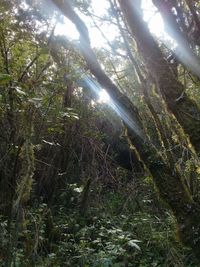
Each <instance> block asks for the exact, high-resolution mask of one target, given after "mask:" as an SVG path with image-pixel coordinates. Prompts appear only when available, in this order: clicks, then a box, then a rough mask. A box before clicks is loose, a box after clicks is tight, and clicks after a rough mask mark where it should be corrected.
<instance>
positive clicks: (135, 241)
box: [128, 240, 141, 251]
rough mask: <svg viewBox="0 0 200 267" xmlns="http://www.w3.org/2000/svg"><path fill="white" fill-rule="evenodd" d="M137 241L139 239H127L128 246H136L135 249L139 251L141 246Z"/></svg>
mask: <svg viewBox="0 0 200 267" xmlns="http://www.w3.org/2000/svg"><path fill="white" fill-rule="evenodd" d="M138 242H141V241H139V240H129V241H128V246H129V247H132V248H136V249H137V250H139V251H141V248H140V247H139V246H138V245H137V244H136V243H138Z"/></svg>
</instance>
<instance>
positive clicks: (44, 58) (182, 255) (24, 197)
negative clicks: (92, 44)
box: [0, 0, 200, 267]
mask: <svg viewBox="0 0 200 267" xmlns="http://www.w3.org/2000/svg"><path fill="white" fill-rule="evenodd" d="M31 2H33V3H31ZM109 2H110V1H109ZM111 2H112V1H111ZM114 2H115V1H114ZM44 3H45V2H44V1H27V2H26V4H25V2H24V1H18V0H17V1H10V2H9V1H2V4H1V6H0V17H1V18H0V22H1V25H0V127H1V132H0V147H1V149H0V188H1V189H0V240H1V241H0V265H1V266H6V267H10V266H20V267H23V266H24V267H26V266H39V267H40V266H41V267H45V266H46V267H47V266H55V267H56V266H74V267H75V266H83V267H89V266H94V267H95V266H96V267H109V266H115V267H120V266H121V267H122V266H127V267H129V266H130V267H131V266H133V267H134V266H135V267H136V266H138V267H147V266H163V267H170V266H176V267H184V266H185V267H186V266H187V267H196V266H198V262H197V261H196V259H195V258H194V256H193V254H192V250H191V249H190V248H186V247H185V246H183V245H182V244H180V243H179V242H178V238H177V236H178V234H177V236H176V232H178V231H177V225H176V220H175V217H174V216H173V214H172V213H171V212H170V211H169V207H168V205H167V204H166V203H164V202H163V201H162V200H161V199H160V197H159V196H158V195H157V192H156V191H157V189H156V188H155V185H154V183H153V180H152V176H151V175H150V172H149V170H148V166H149V165H151V163H155V159H156V157H157V155H159V156H160V159H161V160H162V162H156V163H157V165H156V164H154V168H155V169H156V168H157V167H158V165H159V164H160V165H164V164H165V165H167V166H168V167H169V169H170V170H172V173H173V174H174V173H176V172H177V173H179V174H180V176H181V179H182V181H183V184H184V186H185V187H186V188H187V191H188V192H189V193H190V194H191V196H192V197H193V198H194V200H195V201H196V200H198V199H199V174H200V167H199V166H200V165H199V158H198V155H197V153H196V152H195V150H194V148H193V147H192V145H191V143H190V141H189V138H188V136H187V135H186V134H185V132H184V131H183V129H182V127H181V125H180V124H179V123H177V120H176V118H175V116H174V115H172V114H171V113H170V112H169V111H168V109H167V107H166V103H165V102H164V100H163V98H162V97H161V96H160V95H159V92H158V90H157V89H158V88H156V86H155V84H154V83H153V81H152V77H150V78H149V76H148V75H147V73H146V69H145V67H144V64H143V62H142V60H141V57H140V55H139V54H138V51H137V48H136V46H135V43H134V42H133V39H132V37H131V35H130V32H129V30H128V29H127V28H126V24H125V23H124V24H123V22H122V21H121V20H122V18H121V15H120V12H118V11H117V12H118V13H119V17H116V14H115V12H114V11H113V10H112V6H111V8H109V10H108V12H109V14H110V16H109V17H107V16H105V17H104V18H103V20H105V21H106V20H108V21H107V22H106V23H113V25H115V27H116V25H117V27H118V32H117V36H116V38H115V40H113V41H112V42H108V40H107V45H105V49H104V48H95V49H94V51H95V52H96V54H97V57H98V60H99V62H100V63H101V65H102V66H103V68H102V69H105V71H106V72H107V73H108V75H109V76H110V77H111V78H112V80H113V81H115V83H116V84H117V85H118V87H119V88H120V92H121V93H123V94H124V95H126V96H128V97H129V99H131V101H132V102H131V103H134V105H136V107H137V108H138V109H139V112H140V114H139V115H140V118H141V120H142V125H143V127H144V129H145V138H146V140H148V141H149V143H150V144H151V146H152V147H153V148H154V151H155V152H156V153H155V155H151V156H149V158H148V160H147V161H146V162H142V159H141V158H140V157H138V153H137V151H136V150H135V149H134V150H133V151H131V150H130V148H129V144H128V142H127V140H126V138H125V137H126V134H125V131H124V125H123V123H122V122H121V120H120V119H119V117H118V116H117V115H116V113H115V112H114V111H113V110H111V109H110V106H112V104H111V103H100V102H99V100H98V95H97V94H96V93H95V92H94V91H92V90H91V88H93V87H95V89H96V87H98V83H97V82H96V80H95V77H93V76H92V75H91V73H90V71H89V68H88V66H86V63H85V62H84V60H83V58H82V56H80V55H79V54H78V53H77V50H78V49H77V47H78V46H76V44H75V45H74V44H70V43H69V41H68V40H67V39H66V38H65V37H62V36H55V35H54V30H55V27H56V25H55V24H56V23H57V22H56V23H55V21H56V18H57V17H58V16H59V15H58V13H57V12H58V11H57V10H56V11H55V10H54V9H53V8H52V9H49V10H48V12H43V13H44V14H42V13H41V11H40V9H39V8H41V6H43V5H44ZM73 4H74V5H75V6H76V9H78V10H79V12H81V13H82V14H84V16H86V15H87V16H88V19H91V18H93V19H94V17H95V16H93V15H92V14H91V10H92V9H91V1H82V0H81V1H77V0H76V1H75V0H74V1H73ZM43 7H44V6H43ZM196 8H198V5H197V4H196ZM118 13H117V14H118ZM117 18H118V19H117ZM62 20H63V19H62V18H59V20H58V21H62ZM99 22H100V23H102V22H101V18H98V16H97V17H96V23H99ZM120 23H121V24H122V25H121V24H120ZM120 25H121V27H120ZM121 30H122V32H121ZM123 33H124V35H125V37H124V35H123ZM124 38H125V39H124ZM122 40H123V41H122ZM124 41H128V43H129V45H130V47H129V49H130V50H131V52H132V53H133V55H134V56H135V58H136V63H137V64H138V66H139V68H140V69H141V73H142V75H146V77H145V79H146V80H147V81H148V83H147V84H148V89H149V96H148V97H149V99H147V98H145V95H144V91H143V87H142V85H141V81H139V79H138V75H136V74H135V70H134V66H133V62H132V61H131V60H130V58H129V59H127V58H128V57H127V55H128V54H129V53H128V52H127V51H129V50H127V47H126V45H125V44H124ZM108 47H109V48H108ZM79 48H80V47H79ZM196 49H197V50H198V48H196ZM163 50H164V52H165V53H166V54H169V53H170V52H169V51H168V50H167V51H165V50H166V48H163ZM129 52H130V51H129ZM129 56H130V55H129ZM125 59H126V60H125ZM178 72H179V77H178V79H179V80H180V81H181V82H182V83H185V87H187V88H186V91H187V93H188V94H189V95H190V97H191V98H192V99H193V100H195V101H196V102H197V103H198V104H199V103H200V100H199V99H200V93H199V91H198V89H199V79H198V78H197V77H195V75H194V77H193V75H192V74H191V73H190V72H189V71H186V70H185V67H183V66H179V68H178ZM182 74H183V75H182ZM94 85H95V86H94ZM93 89H94V88H93ZM98 89H99V88H98ZM148 101H149V102H148ZM150 103H151V105H152V106H153V108H154V111H155V113H152V109H151V105H150ZM158 122H160V124H159V123H158ZM160 125H161V126H162V127H160V128H159V126H160ZM146 140H145V142H146ZM145 142H144V143H145ZM141 146H143V144H141ZM131 148H133V146H132V147H131ZM143 154H144V155H146V154H148V147H145V149H144V151H143ZM154 156H155V159H154ZM158 172H159V171H158ZM162 175H163V176H164V175H165V173H164V172H163V173H162V174H161V176H162Z"/></svg>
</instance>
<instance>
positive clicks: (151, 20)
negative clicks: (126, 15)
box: [142, 0, 164, 37]
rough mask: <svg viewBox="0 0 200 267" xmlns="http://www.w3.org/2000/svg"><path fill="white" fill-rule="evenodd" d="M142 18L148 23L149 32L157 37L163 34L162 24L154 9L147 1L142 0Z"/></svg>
mask: <svg viewBox="0 0 200 267" xmlns="http://www.w3.org/2000/svg"><path fill="white" fill-rule="evenodd" d="M142 10H143V18H144V20H145V21H146V22H147V23H148V26H149V29H150V31H151V32H152V33H153V34H155V35H156V36H158V37H161V36H162V35H163V33H164V24H163V20H162V17H161V15H160V14H159V13H158V11H157V9H156V7H155V6H154V5H153V4H152V3H151V1H149V0H142Z"/></svg>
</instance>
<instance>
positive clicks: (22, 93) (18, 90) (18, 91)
mask: <svg viewBox="0 0 200 267" xmlns="http://www.w3.org/2000/svg"><path fill="white" fill-rule="evenodd" d="M15 90H16V91H17V93H18V94H20V95H26V93H25V92H24V91H22V90H21V89H20V88H19V87H15Z"/></svg>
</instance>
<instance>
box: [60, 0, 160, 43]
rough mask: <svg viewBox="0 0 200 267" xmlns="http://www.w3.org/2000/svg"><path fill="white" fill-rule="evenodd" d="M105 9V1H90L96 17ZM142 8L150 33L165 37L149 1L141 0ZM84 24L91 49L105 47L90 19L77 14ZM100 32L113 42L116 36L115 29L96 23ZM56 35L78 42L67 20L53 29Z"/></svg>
mask: <svg viewBox="0 0 200 267" xmlns="http://www.w3.org/2000/svg"><path fill="white" fill-rule="evenodd" d="M107 8H109V2H108V1H107V0H101V1H100V0H92V9H93V12H94V14H95V15H96V16H98V17H103V15H105V14H106V13H107ZM142 8H143V13H144V20H145V21H147V22H148V25H149V28H150V31H151V32H152V33H153V34H154V35H156V36H157V37H162V35H165V32H164V26H163V21H162V18H161V16H160V14H159V13H158V12H156V9H155V7H154V6H153V4H152V2H151V0H142ZM79 15H80V16H81V17H82V19H83V20H84V22H85V23H86V24H87V27H88V30H89V33H90V39H91V44H92V47H96V48H100V47H102V46H105V45H106V43H107V42H106V40H105V38H104V37H103V36H102V34H101V32H100V31H99V30H98V29H97V28H96V27H94V26H92V24H93V23H92V21H91V19H88V18H87V17H86V16H84V15H82V14H79ZM97 23H98V20H97ZM98 25H99V27H100V29H101V31H102V32H103V33H104V35H105V36H106V37H107V39H109V40H110V41H112V40H114V39H115V37H116V36H117V28H116V27H115V26H114V25H111V24H109V23H106V22H101V23H98ZM55 34H56V35H66V36H67V37H68V39H69V40H71V41H73V40H78V37H79V34H78V32H77V30H76V28H75V26H74V25H73V23H71V22H70V21H69V20H68V19H66V18H64V23H63V24H61V23H58V24H57V26H56V29H55Z"/></svg>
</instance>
